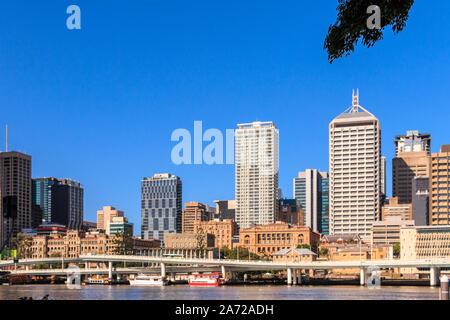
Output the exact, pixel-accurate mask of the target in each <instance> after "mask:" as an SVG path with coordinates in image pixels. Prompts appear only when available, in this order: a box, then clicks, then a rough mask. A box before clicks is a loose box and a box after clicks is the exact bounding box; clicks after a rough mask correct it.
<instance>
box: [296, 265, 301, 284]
mask: <svg viewBox="0 0 450 320" xmlns="http://www.w3.org/2000/svg"><path fill="white" fill-rule="evenodd" d="M297 284H302V270H301V269H300V270H298V278H297Z"/></svg>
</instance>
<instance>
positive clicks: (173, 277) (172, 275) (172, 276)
mask: <svg viewBox="0 0 450 320" xmlns="http://www.w3.org/2000/svg"><path fill="white" fill-rule="evenodd" d="M176 276H177V274H176V273H175V272H171V273H170V281H171V282H175V280H176Z"/></svg>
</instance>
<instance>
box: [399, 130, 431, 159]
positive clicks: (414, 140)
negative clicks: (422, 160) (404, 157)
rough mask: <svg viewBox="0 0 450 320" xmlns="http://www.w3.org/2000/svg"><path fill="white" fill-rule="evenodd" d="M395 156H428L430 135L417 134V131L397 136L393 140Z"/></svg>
mask: <svg viewBox="0 0 450 320" xmlns="http://www.w3.org/2000/svg"><path fill="white" fill-rule="evenodd" d="M394 144H395V156H398V155H399V154H400V153H404V152H426V153H428V154H430V150H431V135H430V134H429V133H419V131H417V130H410V131H407V132H406V135H398V136H396V137H395V140H394Z"/></svg>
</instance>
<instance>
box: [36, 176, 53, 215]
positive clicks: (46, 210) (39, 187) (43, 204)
mask: <svg viewBox="0 0 450 320" xmlns="http://www.w3.org/2000/svg"><path fill="white" fill-rule="evenodd" d="M57 182H58V179H55V178H53V177H45V178H36V179H33V180H32V197H33V198H32V205H33V206H37V207H39V208H40V210H41V211H42V221H41V223H42V222H52V187H53V186H54V185H55V184H56V183H57Z"/></svg>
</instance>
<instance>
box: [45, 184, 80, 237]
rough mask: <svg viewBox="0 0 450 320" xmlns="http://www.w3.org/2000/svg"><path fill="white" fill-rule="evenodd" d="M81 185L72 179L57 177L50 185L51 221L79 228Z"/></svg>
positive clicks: (71, 227) (71, 228) (73, 228)
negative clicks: (54, 182)
mask: <svg viewBox="0 0 450 320" xmlns="http://www.w3.org/2000/svg"><path fill="white" fill-rule="evenodd" d="M83 197H84V189H83V185H82V184H81V183H79V182H78V181H75V180H72V179H67V178H64V179H58V181H57V183H56V184H54V185H53V186H52V213H51V222H52V223H59V224H62V225H65V226H67V228H68V229H69V230H81V228H82V226H83V212H84V200H83Z"/></svg>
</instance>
